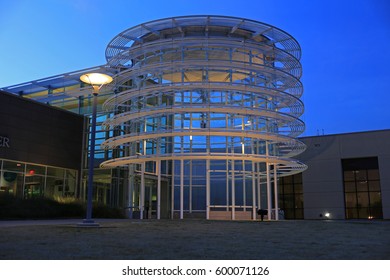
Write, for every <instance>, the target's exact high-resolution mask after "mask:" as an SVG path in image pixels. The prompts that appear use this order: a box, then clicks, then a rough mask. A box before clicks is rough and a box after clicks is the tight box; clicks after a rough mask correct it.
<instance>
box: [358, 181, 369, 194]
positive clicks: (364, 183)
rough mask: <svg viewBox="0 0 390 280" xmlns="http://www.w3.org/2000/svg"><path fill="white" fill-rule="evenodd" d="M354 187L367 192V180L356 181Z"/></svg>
mask: <svg viewBox="0 0 390 280" xmlns="http://www.w3.org/2000/svg"><path fill="white" fill-rule="evenodd" d="M356 189H357V191H358V192H367V191H368V182H367V181H360V182H357V183H356Z"/></svg>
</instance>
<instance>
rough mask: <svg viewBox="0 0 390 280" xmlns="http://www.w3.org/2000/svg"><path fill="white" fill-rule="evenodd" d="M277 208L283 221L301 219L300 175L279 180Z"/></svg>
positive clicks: (301, 188)
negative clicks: (282, 214)
mask: <svg viewBox="0 0 390 280" xmlns="http://www.w3.org/2000/svg"><path fill="white" fill-rule="evenodd" d="M279 208H280V209H281V210H283V212H284V218H285V219H303V218H304V216H303V185H302V173H301V174H296V175H293V176H287V177H283V178H280V181H279Z"/></svg>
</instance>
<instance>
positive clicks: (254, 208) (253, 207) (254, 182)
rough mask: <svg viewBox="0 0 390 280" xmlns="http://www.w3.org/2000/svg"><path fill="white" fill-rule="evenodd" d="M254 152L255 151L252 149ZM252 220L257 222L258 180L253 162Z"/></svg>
mask: <svg viewBox="0 0 390 280" xmlns="http://www.w3.org/2000/svg"><path fill="white" fill-rule="evenodd" d="M252 150H253V149H252ZM251 174H252V220H256V186H255V185H256V179H255V163H254V162H253V161H252V172H251Z"/></svg>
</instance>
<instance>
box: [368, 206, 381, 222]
mask: <svg viewBox="0 0 390 280" xmlns="http://www.w3.org/2000/svg"><path fill="white" fill-rule="evenodd" d="M370 216H371V219H383V213H382V207H375V208H371V209H370Z"/></svg>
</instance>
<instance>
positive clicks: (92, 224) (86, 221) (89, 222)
mask: <svg viewBox="0 0 390 280" xmlns="http://www.w3.org/2000/svg"><path fill="white" fill-rule="evenodd" d="M77 226H78V227H100V224H98V223H95V221H94V220H91V219H84V220H83V222H82V223H78V224H77Z"/></svg>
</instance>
